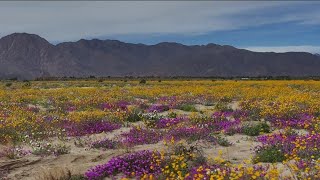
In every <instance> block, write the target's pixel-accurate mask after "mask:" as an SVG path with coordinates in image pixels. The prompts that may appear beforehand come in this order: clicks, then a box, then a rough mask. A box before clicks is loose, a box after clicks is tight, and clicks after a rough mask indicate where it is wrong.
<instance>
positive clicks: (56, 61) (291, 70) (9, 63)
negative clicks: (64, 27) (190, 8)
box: [0, 33, 320, 79]
mask: <svg viewBox="0 0 320 180" xmlns="http://www.w3.org/2000/svg"><path fill="white" fill-rule="evenodd" d="M89 75H93V76H97V77H98V76H194V77H197V76H201V77H204V76H225V77H229V76H320V57H319V55H313V54H310V53H305V52H288V53H261V52H251V51H248V50H243V49H237V48H235V47H232V46H221V45H217V44H208V45H201V46H198V45H197V46H186V45H182V44H178V43H167V42H164V43H159V44H156V45H144V44H131V43H124V42H120V41H116V40H98V39H93V40H79V41H77V42H64V43H60V44H58V45H52V44H50V43H49V42H48V41H46V40H45V39H43V38H41V37H39V36H38V35H33V34H26V33H14V34H11V35H8V36H5V37H3V38H1V39H0V78H12V77H18V78H21V79H34V78H38V77H49V76H50V77H62V76H74V77H87V76H89Z"/></svg>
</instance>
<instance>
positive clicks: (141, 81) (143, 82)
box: [139, 79, 147, 84]
mask: <svg viewBox="0 0 320 180" xmlns="http://www.w3.org/2000/svg"><path fill="white" fill-rule="evenodd" d="M146 83H147V81H146V80H145V79H141V80H140V82H139V84H146Z"/></svg>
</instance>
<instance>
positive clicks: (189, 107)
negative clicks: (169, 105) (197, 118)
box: [179, 104, 197, 112]
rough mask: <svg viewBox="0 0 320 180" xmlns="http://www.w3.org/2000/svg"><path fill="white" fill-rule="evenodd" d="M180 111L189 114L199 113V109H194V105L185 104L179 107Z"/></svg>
mask: <svg viewBox="0 0 320 180" xmlns="http://www.w3.org/2000/svg"><path fill="white" fill-rule="evenodd" d="M179 109H181V110H183V111H188V112H197V109H196V108H195V107H194V105H191V104H183V105H181V106H180V107H179Z"/></svg>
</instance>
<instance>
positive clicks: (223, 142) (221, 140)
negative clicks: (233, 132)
mask: <svg viewBox="0 0 320 180" xmlns="http://www.w3.org/2000/svg"><path fill="white" fill-rule="evenodd" d="M217 143H218V144H219V145H220V146H224V147H228V146H232V143H231V142H229V141H228V139H227V138H224V137H221V136H218V137H217Z"/></svg>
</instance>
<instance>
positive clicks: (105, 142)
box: [90, 138, 119, 149]
mask: <svg viewBox="0 0 320 180" xmlns="http://www.w3.org/2000/svg"><path fill="white" fill-rule="evenodd" d="M118 146H119V142H118V141H115V140H110V139H108V138H105V139H102V140H98V141H94V142H92V143H91V144H90V148H96V149H100V148H102V149H116V148H117V147H118Z"/></svg>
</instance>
